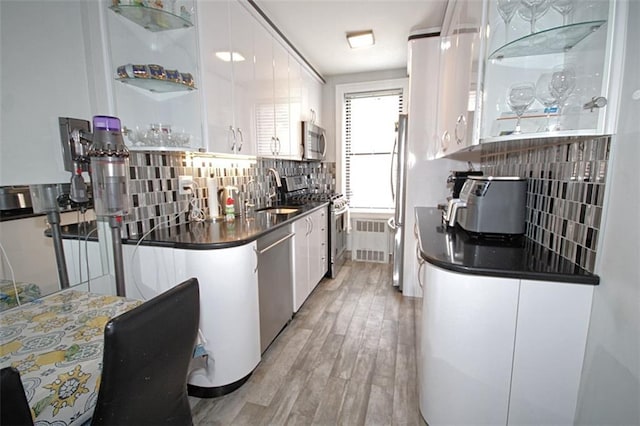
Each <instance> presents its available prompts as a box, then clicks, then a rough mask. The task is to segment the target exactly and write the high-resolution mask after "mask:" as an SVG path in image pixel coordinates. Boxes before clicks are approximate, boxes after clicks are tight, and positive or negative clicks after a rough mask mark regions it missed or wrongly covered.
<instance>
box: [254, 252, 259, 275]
mask: <svg viewBox="0 0 640 426" xmlns="http://www.w3.org/2000/svg"><path fill="white" fill-rule="evenodd" d="M253 252H254V253H255V255H256V267H255V268H253V273H254V274H255V273H256V272H258V249H256V248H255V247H254V248H253Z"/></svg>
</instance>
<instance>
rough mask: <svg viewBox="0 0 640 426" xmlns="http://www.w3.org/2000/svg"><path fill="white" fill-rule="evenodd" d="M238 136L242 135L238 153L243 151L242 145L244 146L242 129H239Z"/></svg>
mask: <svg viewBox="0 0 640 426" xmlns="http://www.w3.org/2000/svg"><path fill="white" fill-rule="evenodd" d="M237 131H238V134H239V135H240V145H238V152H240V151H242V145H243V144H244V136H243V135H242V129H240V127H238V129H237Z"/></svg>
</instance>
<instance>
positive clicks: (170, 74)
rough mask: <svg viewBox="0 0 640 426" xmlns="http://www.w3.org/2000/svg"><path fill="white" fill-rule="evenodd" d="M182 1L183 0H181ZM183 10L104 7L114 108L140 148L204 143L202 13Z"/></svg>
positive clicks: (186, 5)
mask: <svg viewBox="0 0 640 426" xmlns="http://www.w3.org/2000/svg"><path fill="white" fill-rule="evenodd" d="M176 4H177V3H176ZM180 4H181V5H182V8H181V10H172V9H170V8H169V6H168V5H167V6H166V7H165V8H164V9H154V8H147V7H143V6H128V7H127V6H117V7H116V6H113V7H110V8H109V9H108V10H106V11H105V13H104V19H105V28H106V35H107V40H106V42H107V43H108V48H107V51H108V52H109V53H110V58H109V59H110V61H107V65H106V66H107V68H108V74H110V75H112V76H113V79H112V80H111V84H112V85H113V95H114V96H113V104H114V112H113V113H114V114H115V115H117V116H118V117H119V118H120V119H121V120H122V123H123V125H124V126H126V127H127V129H129V132H128V135H127V137H126V143H127V145H128V146H129V147H130V148H134V149H136V148H139V149H154V148H162V149H180V150H186V149H199V148H202V147H203V144H202V126H201V122H202V120H201V105H200V94H199V91H198V87H199V84H200V73H199V67H198V63H199V58H198V53H197V52H198V49H197V28H196V27H195V26H194V25H193V23H194V22H193V20H194V19H195V16H197V11H196V6H195V3H194V2H193V1H186V2H181V3H180Z"/></svg>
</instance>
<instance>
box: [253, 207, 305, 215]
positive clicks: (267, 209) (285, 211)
mask: <svg viewBox="0 0 640 426" xmlns="http://www.w3.org/2000/svg"><path fill="white" fill-rule="evenodd" d="M257 211H259V212H265V213H271V214H292V213H295V212H297V211H298V209H297V208H295V207H265V208H262V209H258V210H257Z"/></svg>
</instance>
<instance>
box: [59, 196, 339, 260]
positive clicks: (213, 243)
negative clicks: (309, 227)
mask: <svg viewBox="0 0 640 426" xmlns="http://www.w3.org/2000/svg"><path fill="white" fill-rule="evenodd" d="M328 205H329V203H327V202H309V203H305V204H304V205H300V206H296V209H297V211H296V212H295V213H291V214H270V213H267V212H266V211H257V212H254V213H252V214H250V215H248V216H247V217H236V218H235V220H233V221H230V222H226V221H223V220H221V221H216V222H211V221H205V222H189V223H187V224H184V225H180V226H172V227H168V228H159V229H156V230H154V231H153V232H151V233H150V234H149V235H147V236H145V237H144V239H143V240H142V241H141V242H140V245H143V246H156V247H170V248H179V249H188V250H212V249H224V248H230V247H236V246H241V245H245V244H248V243H250V242H252V241H254V240H257V239H258V238H260V237H261V236H263V235H265V234H267V233H269V232H271V231H273V230H275V229H278V228H280V227H281V226H286V225H287V224H290V223H292V222H293V221H295V220H296V219H298V218H300V217H301V216H304V215H306V214H308V213H311V212H312V211H314V210H317V209H320V208H327V206H328ZM96 227H97V223H96V222H95V221H92V222H86V223H84V224H72V225H65V226H62V227H61V233H62V238H64V239H83V240H84V239H87V240H89V241H92V240H94V241H95V240H97V233H96V232H95V230H96ZM47 235H48V236H51V235H50V233H49V232H47ZM140 237H141V236H139V237H137V238H123V239H122V243H123V244H137V243H138V240H139V238H140Z"/></svg>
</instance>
